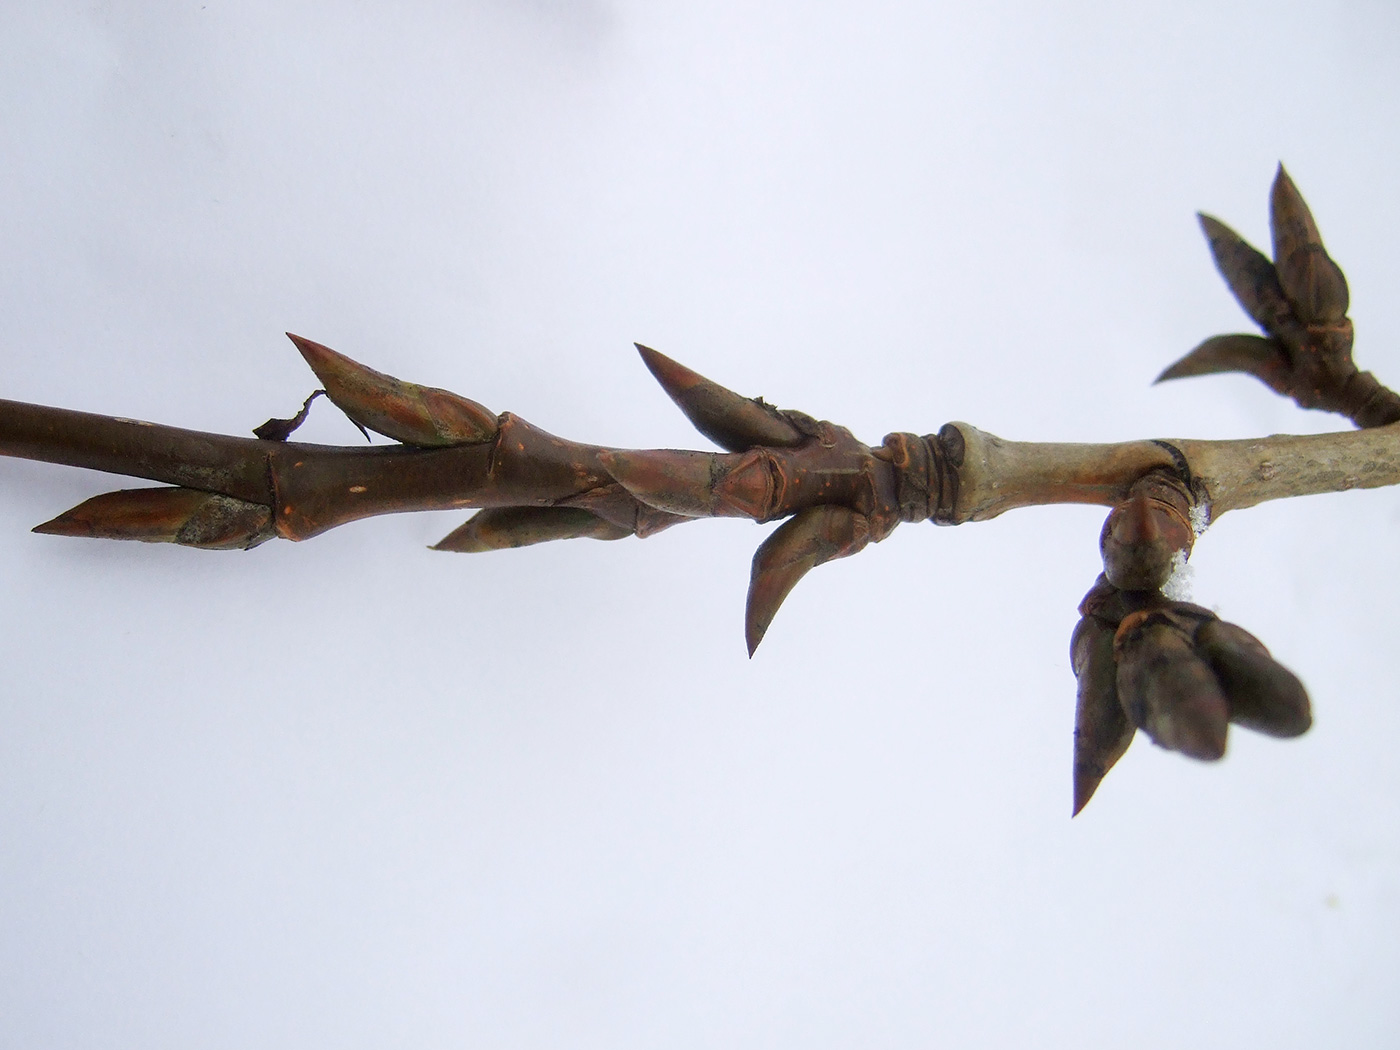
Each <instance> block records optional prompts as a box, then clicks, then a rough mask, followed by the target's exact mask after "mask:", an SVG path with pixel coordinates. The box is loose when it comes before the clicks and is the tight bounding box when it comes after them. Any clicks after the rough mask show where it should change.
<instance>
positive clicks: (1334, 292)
mask: <svg viewBox="0 0 1400 1050" xmlns="http://www.w3.org/2000/svg"><path fill="white" fill-rule="evenodd" d="M1269 211H1270V225H1271V226H1272V228H1273V236H1274V263H1275V265H1276V266H1277V268H1278V279H1279V284H1280V285H1281V286H1282V288H1283V291H1284V293H1285V294H1286V295H1287V296H1288V299H1289V301H1290V302H1291V303H1292V304H1293V312H1294V313H1295V314H1297V316H1298V319H1299V320H1301V321H1302V322H1303V323H1304V324H1335V323H1336V322H1338V321H1340V320H1342V318H1344V317H1345V316H1346V313H1347V306H1348V305H1349V295H1348V292H1347V281H1346V277H1345V276H1344V275H1343V274H1342V270H1341V267H1339V266H1338V265H1337V264H1336V263H1335V262H1333V261H1332V257H1331V256H1330V255H1328V254H1327V249H1326V248H1324V247H1323V245H1322V235H1321V234H1319V233H1318V231H1317V223H1316V222H1314V221H1313V217H1312V212H1310V211H1309V210H1308V206H1307V203H1306V202H1304V200H1303V195H1302V194H1301V193H1299V192H1298V187H1297V186H1295V185H1293V180H1292V179H1290V178H1289V177H1288V172H1286V171H1284V170H1283V165H1282V164H1280V165H1279V166H1278V175H1277V176H1276V177H1275V178H1274V186H1273V191H1272V192H1271V193H1270V194H1269Z"/></svg>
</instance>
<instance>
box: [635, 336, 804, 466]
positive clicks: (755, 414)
mask: <svg viewBox="0 0 1400 1050" xmlns="http://www.w3.org/2000/svg"><path fill="white" fill-rule="evenodd" d="M632 345H633V346H635V347H636V348H637V352H638V353H639V354H641V355H642V361H643V363H644V364H645V365H646V366H647V368H648V369H649V370H650V372H651V374H652V375H653V376H655V377H656V381H657V382H658V383H660V384H661V389H662V390H664V391H666V394H667V395H668V396H669V397H670V398H671V400H672V401H674V402H675V403H676V405H677V407H678V408H680V410H681V411H682V412H684V413H685V417H686V418H687V419H688V420H690V421H691V422H692V423H693V424H695V429H696V430H698V431H700V433H702V434H704V435H705V436H706V437H707V438H709V439H710V440H711V441H713V442H714V443H715V444H716V445H719V446H720V448H724V449H728V450H729V451H730V452H746V451H748V450H749V449H751V448H753V447H754V446H756V445H767V446H769V447H770V448H792V447H794V446H796V445H800V444H802V442H803V441H804V440H806V436H805V435H804V434H803V432H802V431H801V430H799V429H798V428H797V427H796V426H794V425H793V423H792V422H791V421H790V420H789V419H788V418H787V417H786V416H784V415H783V414H782V413H781V412H779V411H778V410H777V409H776V408H774V407H773V406H772V405H769V404H766V403H765V402H764V401H763V399H762V398H748V397H743V396H742V395H740V394H736V393H734V391H732V390H727V389H726V388H724V387H722V386H720V385H719V384H718V383H716V382H714V381H713V380H710V379H706V378H705V377H704V376H702V375H700V374H699V373H697V372H692V371H691V370H690V369H688V368H686V367H685V365H682V364H678V363H677V362H675V361H672V360H671V359H670V358H669V357H667V356H666V355H665V354H661V353H658V352H657V351H655V350H653V349H651V347H649V346H643V345H642V344H641V343H634V344H632Z"/></svg>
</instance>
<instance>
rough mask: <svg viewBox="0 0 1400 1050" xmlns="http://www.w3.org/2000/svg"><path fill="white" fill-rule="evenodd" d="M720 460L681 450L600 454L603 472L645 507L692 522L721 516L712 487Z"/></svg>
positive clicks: (716, 457) (603, 452) (644, 450)
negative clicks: (609, 475)
mask: <svg viewBox="0 0 1400 1050" xmlns="http://www.w3.org/2000/svg"><path fill="white" fill-rule="evenodd" d="M721 458H722V457H720V456H717V455H715V454H714V453H711V452H686V451H681V450H678V449H635V450H628V451H623V450H621V449H606V450H604V451H602V452H599V453H598V461H599V462H600V463H601V464H602V465H603V469H604V470H606V471H607V472H608V473H609V474H611V475H612V477H613V480H615V481H616V482H617V483H618V484H619V485H621V486H622V487H623V488H625V489H626V490H627V491H628V492H630V493H631V494H632V495H633V496H635V497H636V498H637V499H638V500H640V501H641V502H642V503H645V504H646V505H647V506H648V507H655V508H656V509H657V510H664V511H669V512H670V513H672V514H683V515H685V516H686V517H690V518H708V517H711V516H712V515H714V514H716V513H718V511H717V510H716V501H715V494H714V488H713V484H714V476H715V473H716V471H717V469H718V468H717V462H716V461H717V460H720V459H721ZM730 458H732V457H730Z"/></svg>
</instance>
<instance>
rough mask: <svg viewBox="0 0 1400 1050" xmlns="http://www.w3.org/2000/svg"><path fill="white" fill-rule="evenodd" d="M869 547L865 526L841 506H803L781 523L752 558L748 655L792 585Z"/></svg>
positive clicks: (746, 630) (746, 624) (747, 616)
mask: <svg viewBox="0 0 1400 1050" xmlns="http://www.w3.org/2000/svg"><path fill="white" fill-rule="evenodd" d="M868 542H870V523H869V522H868V521H867V520H866V519H865V517H864V516H863V515H861V514H857V513H856V512H855V511H853V510H847V509H846V508H845V507H830V506H822V507H808V508H807V509H806V510H803V511H799V512H798V513H797V514H795V515H794V516H793V517H792V518H791V519H790V520H788V521H785V522H784V523H783V524H782V525H781V526H780V527H779V528H778V529H777V531H776V532H774V533H773V535H771V536H769V537H768V539H766V540H764V542H763V545H762V546H760V547H759V548H758V551H757V552H756V553H755V554H754V556H753V570H752V573H751V575H750V577H749V597H748V605H747V608H746V610H745V614H744V639H745V641H746V642H747V643H748V647H749V655H750V656H753V654H754V650H755V649H757V648H758V643H759V642H761V641H763V636H764V634H765V633H767V631H768V627H769V625H770V624H771V623H772V622H773V617H774V616H776V615H777V613H778V608H779V606H781V605H782V604H783V599H784V598H786V597H787V596H788V595H789V594H790V593H791V592H792V589H793V588H794V587H796V586H797V581H798V580H800V579H802V577H803V576H805V575H807V573H809V572H810V571H811V570H812V569H814V568H816V567H817V566H818V565H821V564H823V563H825V562H829V561H832V560H834V559H836V558H845V557H848V556H850V555H852V554H855V553H857V552H859V551H860V550H861V549H863V548H864V547H865V545H866V544H867V543H868Z"/></svg>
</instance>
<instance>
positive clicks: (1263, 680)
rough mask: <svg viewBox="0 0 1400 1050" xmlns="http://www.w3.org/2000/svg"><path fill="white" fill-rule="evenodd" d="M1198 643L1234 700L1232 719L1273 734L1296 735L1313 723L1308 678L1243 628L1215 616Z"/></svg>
mask: <svg viewBox="0 0 1400 1050" xmlns="http://www.w3.org/2000/svg"><path fill="white" fill-rule="evenodd" d="M1196 648H1197V649H1198V650H1199V651H1200V653H1201V655H1202V656H1203V657H1205V659H1206V661H1207V663H1209V664H1210V667H1211V670H1213V671H1214V672H1215V676H1216V678H1218V679H1219V680H1220V685H1221V687H1222V688H1223V689H1224V690H1225V696H1226V698H1227V699H1228V701H1229V704H1230V721H1232V722H1235V723H1237V724H1239V725H1242V726H1244V727H1246V728H1248V729H1254V730H1257V731H1259V732H1261V733H1268V734H1269V735H1270V736H1281V737H1293V736H1300V735H1301V734H1303V733H1306V732H1307V731H1308V728H1309V727H1310V726H1311V725H1312V706H1311V704H1309V702H1308V693H1307V690H1306V689H1304V688H1303V683H1302V682H1300V681H1298V678H1297V676H1296V675H1294V674H1293V672H1292V671H1290V670H1288V668H1286V667H1284V666H1283V665H1282V664H1280V663H1279V662H1278V661H1276V660H1275V659H1274V658H1273V657H1272V656H1271V655H1270V654H1269V650H1268V649H1266V648H1264V643H1263V642H1261V641H1259V639H1258V638H1256V637H1254V635H1252V634H1250V633H1249V632H1248V631H1246V630H1245V629H1244V628H1243V627H1237V626H1236V625H1235V624H1232V623H1225V622H1224V621H1223V620H1219V619H1211V620H1207V621H1206V622H1205V623H1203V624H1202V625H1201V626H1200V628H1199V629H1198V630H1197V631H1196Z"/></svg>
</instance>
